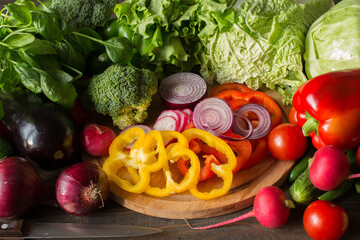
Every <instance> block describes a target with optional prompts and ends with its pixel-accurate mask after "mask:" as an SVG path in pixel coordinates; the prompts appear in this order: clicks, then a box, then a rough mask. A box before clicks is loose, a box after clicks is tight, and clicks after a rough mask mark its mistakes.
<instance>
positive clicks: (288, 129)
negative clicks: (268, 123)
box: [268, 123, 307, 161]
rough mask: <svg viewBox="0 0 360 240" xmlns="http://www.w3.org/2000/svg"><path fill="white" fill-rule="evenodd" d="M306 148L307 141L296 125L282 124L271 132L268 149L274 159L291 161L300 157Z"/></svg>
mask: <svg viewBox="0 0 360 240" xmlns="http://www.w3.org/2000/svg"><path fill="white" fill-rule="evenodd" d="M306 148H307V140H306V137H305V136H304V134H303V133H302V129H301V127H300V126H299V125H298V124H294V123H282V124H280V125H278V126H276V127H275V128H274V129H273V130H271V132H270V134H269V138H268V149H269V152H270V154H271V155H272V156H273V157H275V158H276V159H279V160H283V161H292V160H295V159H298V158H299V157H301V156H302V155H303V154H304V153H305V151H306Z"/></svg>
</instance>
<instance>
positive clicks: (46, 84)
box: [39, 69, 77, 108]
mask: <svg viewBox="0 0 360 240" xmlns="http://www.w3.org/2000/svg"><path fill="white" fill-rule="evenodd" d="M39 70H40V69H39ZM63 76H64V75H63V74H60V73H59V72H56V71H55V72H54V71H47V72H45V71H41V70H40V81H41V88H42V91H43V93H44V94H45V95H46V96H47V97H48V98H49V99H50V100H51V101H53V102H55V103H57V104H59V105H61V106H63V107H66V108H70V107H71V106H73V104H74V102H75V100H76V97H77V93H76V89H75V87H74V85H72V84H71V83H69V79H68V78H67V77H65V78H63Z"/></svg>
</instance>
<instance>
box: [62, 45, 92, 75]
mask: <svg viewBox="0 0 360 240" xmlns="http://www.w3.org/2000/svg"><path fill="white" fill-rule="evenodd" d="M55 48H56V51H57V59H58V60H59V62H61V63H62V64H65V65H67V66H70V67H72V68H75V69H77V70H78V71H80V72H84V71H85V67H86V62H85V57H84V56H83V54H82V53H81V52H80V51H79V50H78V49H76V48H75V47H74V46H73V45H72V44H70V43H68V42H66V41H65V42H56V44H55Z"/></svg>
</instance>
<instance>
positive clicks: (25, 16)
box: [5, 1, 36, 25]
mask: <svg viewBox="0 0 360 240" xmlns="http://www.w3.org/2000/svg"><path fill="white" fill-rule="evenodd" d="M5 8H6V10H7V11H8V12H9V13H10V14H11V16H12V17H13V18H14V19H15V20H16V21H17V22H18V23H20V24H23V25H28V24H30V23H31V21H32V18H31V14H30V10H36V6H35V4H34V3H33V2H32V1H17V2H15V3H9V4H7V5H6V6H5Z"/></svg>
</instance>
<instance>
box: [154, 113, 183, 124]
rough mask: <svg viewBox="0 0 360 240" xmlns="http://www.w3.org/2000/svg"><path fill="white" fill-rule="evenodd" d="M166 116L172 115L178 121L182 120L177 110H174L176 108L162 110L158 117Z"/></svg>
mask: <svg viewBox="0 0 360 240" xmlns="http://www.w3.org/2000/svg"><path fill="white" fill-rule="evenodd" d="M166 116H171V117H173V118H175V120H176V121H177V122H179V121H180V116H179V114H178V113H177V112H176V111H174V110H165V111H162V112H161V113H160V115H159V116H158V119H159V118H162V117H166Z"/></svg>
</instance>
